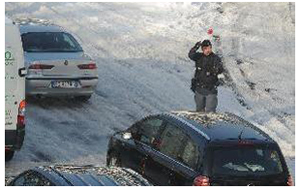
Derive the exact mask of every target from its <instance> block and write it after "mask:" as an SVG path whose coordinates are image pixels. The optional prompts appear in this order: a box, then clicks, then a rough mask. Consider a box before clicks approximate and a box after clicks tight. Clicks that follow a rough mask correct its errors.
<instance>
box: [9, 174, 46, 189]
mask: <svg viewBox="0 0 300 190" xmlns="http://www.w3.org/2000/svg"><path fill="white" fill-rule="evenodd" d="M14 185H15V186H50V185H52V184H51V182H50V181H49V180H47V179H46V178H44V177H42V176H39V175H37V174H36V173H33V172H28V173H26V174H24V175H22V176H20V177H19V178H18V179H17V180H16V181H15V182H14Z"/></svg>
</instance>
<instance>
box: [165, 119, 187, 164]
mask: <svg viewBox="0 0 300 190" xmlns="http://www.w3.org/2000/svg"><path fill="white" fill-rule="evenodd" d="M185 137H186V135H185V133H184V132H183V131H182V130H180V129H179V128H177V127H176V126H173V125H171V124H167V125H166V128H165V130H164V131H163V133H162V137H161V142H160V146H159V151H160V152H161V153H163V154H165V155H167V156H169V157H171V158H173V159H176V160H178V159H179V158H180V149H181V147H182V144H183V143H184V139H185Z"/></svg>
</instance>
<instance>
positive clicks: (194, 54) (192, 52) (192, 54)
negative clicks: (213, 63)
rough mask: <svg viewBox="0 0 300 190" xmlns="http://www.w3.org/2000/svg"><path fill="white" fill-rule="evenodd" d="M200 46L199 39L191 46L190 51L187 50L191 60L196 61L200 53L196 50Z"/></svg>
mask: <svg viewBox="0 0 300 190" xmlns="http://www.w3.org/2000/svg"><path fill="white" fill-rule="evenodd" d="M200 46H201V41H199V42H197V43H196V44H195V46H194V47H192V49H191V50H190V52H189V58H190V59H191V60H193V61H196V60H197V59H199V57H200V56H201V54H200V53H198V52H197V50H198V49H199V48H200Z"/></svg>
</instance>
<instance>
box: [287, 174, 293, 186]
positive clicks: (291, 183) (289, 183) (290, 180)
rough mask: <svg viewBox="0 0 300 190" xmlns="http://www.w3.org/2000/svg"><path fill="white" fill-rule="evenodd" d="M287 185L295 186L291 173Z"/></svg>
mask: <svg viewBox="0 0 300 190" xmlns="http://www.w3.org/2000/svg"><path fill="white" fill-rule="evenodd" d="M287 185H288V186H294V182H293V177H292V176H291V175H289V177H288V181H287Z"/></svg>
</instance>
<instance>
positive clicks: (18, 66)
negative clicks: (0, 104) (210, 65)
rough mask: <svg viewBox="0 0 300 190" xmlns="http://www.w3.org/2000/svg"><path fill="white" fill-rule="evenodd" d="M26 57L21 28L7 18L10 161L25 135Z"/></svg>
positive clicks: (6, 96)
mask: <svg viewBox="0 0 300 190" xmlns="http://www.w3.org/2000/svg"><path fill="white" fill-rule="evenodd" d="M25 75H26V69H25V67H24V57H23V49H22V42H21V37H20V32H19V27H18V25H16V24H15V23H14V22H12V21H11V20H10V19H8V18H5V153H6V154H5V155H6V159H8V160H10V159H11V158H12V156H13V153H14V151H15V150H18V149H20V148H21V146H22V144H23V139H24V135H25V122H24V116H25V115H24V114H25Z"/></svg>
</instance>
